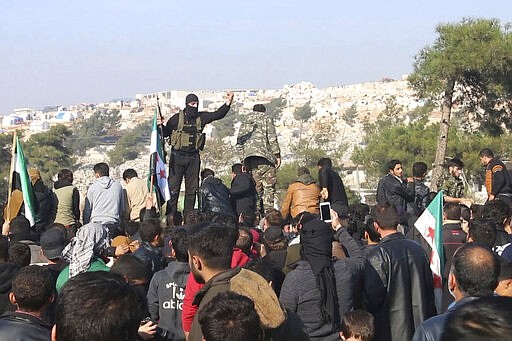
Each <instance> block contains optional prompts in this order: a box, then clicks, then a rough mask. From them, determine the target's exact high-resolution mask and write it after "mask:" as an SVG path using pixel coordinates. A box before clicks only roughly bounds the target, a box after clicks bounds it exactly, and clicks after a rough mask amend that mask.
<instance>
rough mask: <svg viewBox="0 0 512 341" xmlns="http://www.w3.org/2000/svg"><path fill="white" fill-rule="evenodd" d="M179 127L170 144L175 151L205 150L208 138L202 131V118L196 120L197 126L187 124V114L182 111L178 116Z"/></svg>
mask: <svg viewBox="0 0 512 341" xmlns="http://www.w3.org/2000/svg"><path fill="white" fill-rule="evenodd" d="M178 115H179V116H178V127H177V129H176V130H173V132H172V133H171V138H170V144H171V146H172V147H173V149H174V150H185V151H195V150H203V148H204V143H205V139H206V136H205V134H204V133H202V129H201V116H198V117H197V118H196V121H195V124H190V123H187V124H185V113H184V112H183V110H180V112H179V114H178Z"/></svg>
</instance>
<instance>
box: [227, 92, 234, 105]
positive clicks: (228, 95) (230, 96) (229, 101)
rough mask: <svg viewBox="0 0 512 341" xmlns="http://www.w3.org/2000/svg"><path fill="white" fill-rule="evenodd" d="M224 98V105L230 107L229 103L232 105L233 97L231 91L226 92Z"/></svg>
mask: <svg viewBox="0 0 512 341" xmlns="http://www.w3.org/2000/svg"><path fill="white" fill-rule="evenodd" d="M226 97H227V99H226V104H227V105H231V103H233V98H234V97H235V94H234V93H233V91H228V92H227V95H226Z"/></svg>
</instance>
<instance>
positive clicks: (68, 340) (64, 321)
mask: <svg viewBox="0 0 512 341" xmlns="http://www.w3.org/2000/svg"><path fill="white" fill-rule="evenodd" d="M143 315H144V309H143V302H142V301H141V299H140V297H139V295H137V293H136V292H135V290H134V289H133V288H132V287H131V286H130V285H129V284H128V283H126V281H125V280H124V279H123V278H122V277H121V276H120V275H118V274H114V273H110V272H105V271H96V272H84V273H81V274H79V275H77V276H75V277H73V278H71V279H69V281H68V282H67V283H66V284H65V285H64V287H63V288H62V291H61V293H60V294H59V298H58V300H57V314H56V319H55V320H56V322H55V324H56V329H57V340H59V341H90V340H94V341H111V340H117V341H134V340H137V337H138V335H137V330H138V328H139V324H140V321H141V320H142V318H143V317H144V316H143ZM99 317H100V318H99Z"/></svg>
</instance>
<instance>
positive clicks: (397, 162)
mask: <svg viewBox="0 0 512 341" xmlns="http://www.w3.org/2000/svg"><path fill="white" fill-rule="evenodd" d="M401 164H402V161H400V160H397V159H393V160H390V161H389V162H388V164H387V167H388V171H390V170H393V169H395V166H396V165H401Z"/></svg>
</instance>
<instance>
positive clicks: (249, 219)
mask: <svg viewBox="0 0 512 341" xmlns="http://www.w3.org/2000/svg"><path fill="white" fill-rule="evenodd" d="M240 214H241V215H242V222H241V223H240V225H243V226H247V227H254V225H256V213H255V212H254V211H253V210H243V211H242V212H241V213H240Z"/></svg>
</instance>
